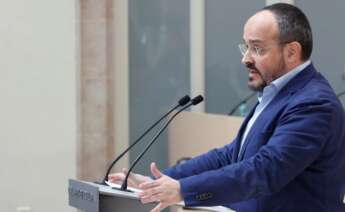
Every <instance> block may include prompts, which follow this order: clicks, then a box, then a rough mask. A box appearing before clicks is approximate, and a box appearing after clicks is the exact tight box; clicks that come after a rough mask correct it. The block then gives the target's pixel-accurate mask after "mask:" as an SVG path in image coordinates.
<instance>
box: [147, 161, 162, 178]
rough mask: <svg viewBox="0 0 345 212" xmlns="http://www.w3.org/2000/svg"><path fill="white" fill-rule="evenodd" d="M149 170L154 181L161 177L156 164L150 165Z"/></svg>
mask: <svg viewBox="0 0 345 212" xmlns="http://www.w3.org/2000/svg"><path fill="white" fill-rule="evenodd" d="M150 168H151V173H152V174H153V176H154V177H155V178H156V179H158V178H161V177H162V176H163V174H162V172H160V171H159V169H158V168H157V165H156V163H151V167H150Z"/></svg>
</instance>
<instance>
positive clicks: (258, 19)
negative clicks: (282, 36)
mask: <svg viewBox="0 0 345 212" xmlns="http://www.w3.org/2000/svg"><path fill="white" fill-rule="evenodd" d="M277 36H278V24H277V21H276V18H275V17H274V15H273V13H271V12H270V11H266V10H264V11H260V12H258V13H256V14H255V15H253V16H252V17H250V18H249V19H248V21H247V23H246V24H245V26H244V32H243V39H244V40H245V41H247V42H251V43H261V42H264V41H265V40H271V39H276V38H277Z"/></svg>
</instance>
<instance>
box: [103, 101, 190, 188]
mask: <svg viewBox="0 0 345 212" xmlns="http://www.w3.org/2000/svg"><path fill="white" fill-rule="evenodd" d="M190 101H191V99H190V97H189V96H188V95H185V96H184V97H182V98H181V99H180V100H179V101H178V104H177V105H176V106H174V107H173V108H172V109H171V110H169V111H168V112H167V113H165V114H164V115H163V116H162V117H161V118H160V119H159V120H158V121H156V122H155V123H154V124H153V125H152V126H151V127H150V128H148V129H147V130H146V131H145V132H144V133H143V134H142V135H141V136H140V137H139V138H138V139H137V140H135V141H134V142H133V143H132V144H131V145H130V146H129V147H127V149H126V150H125V151H123V152H122V153H121V154H120V155H119V156H118V157H117V158H116V159H115V160H114V161H113V162H112V163H111V164H110V166H109V167H108V170H107V172H106V173H105V176H104V177H103V180H102V182H101V183H100V184H103V185H106V183H105V182H106V181H108V175H109V173H110V171H111V169H112V168H113V166H114V165H115V164H116V163H117V161H119V160H120V159H121V158H122V157H123V156H124V155H125V154H126V153H127V152H128V151H129V150H130V149H132V147H133V146H135V145H136V144H137V143H138V142H139V141H140V140H141V139H142V138H143V137H144V136H145V135H146V134H147V133H148V132H150V131H151V130H152V129H153V128H154V127H155V126H156V125H157V124H158V123H160V122H161V121H162V120H163V119H164V118H165V117H167V116H168V115H169V114H170V113H172V112H173V111H174V110H176V109H177V108H179V107H181V106H184V105H186V104H187V103H188V102H190Z"/></svg>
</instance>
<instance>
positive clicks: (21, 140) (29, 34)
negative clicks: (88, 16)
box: [0, 0, 76, 212]
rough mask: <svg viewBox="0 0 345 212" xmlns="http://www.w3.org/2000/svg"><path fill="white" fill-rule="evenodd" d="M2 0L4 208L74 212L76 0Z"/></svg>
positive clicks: (0, 164) (0, 161)
mask: <svg viewBox="0 0 345 212" xmlns="http://www.w3.org/2000/svg"><path fill="white" fill-rule="evenodd" d="M0 3H1V7H0V14H1V18H0V98H1V106H0V117H1V118H0V142H1V143H0V145H1V146H0V168H1V170H0V192H1V200H0V202H1V203H0V211H4V212H5V211H6V212H10V211H16V208H17V207H18V206H30V207H32V209H33V210H32V211H33V212H46V211H49V212H65V211H75V210H74V209H72V208H70V207H69V206H68V202H67V193H66V190H67V179H68V178H74V177H75V173H76V167H75V164H76V159H75V151H76V147H75V145H76V143H75V141H76V112H75V111H76V105H75V104H76V73H75V70H76V62H75V61H76V58H75V57H76V56H75V55H76V54H75V52H76V51H75V45H76V42H75V39H76V38H75V37H76V35H75V34H76V33H75V31H76V29H75V15H76V10H75V1H73V0H58V1H56V0H11V1H7V0H0Z"/></svg>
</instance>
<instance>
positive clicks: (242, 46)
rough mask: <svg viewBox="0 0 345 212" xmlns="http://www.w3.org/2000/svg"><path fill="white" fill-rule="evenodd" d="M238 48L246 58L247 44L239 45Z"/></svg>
mask: <svg viewBox="0 0 345 212" xmlns="http://www.w3.org/2000/svg"><path fill="white" fill-rule="evenodd" d="M238 48H239V49H240V52H241V54H242V55H243V56H244V55H245V54H246V52H247V50H248V46H247V44H244V43H241V44H239V45H238Z"/></svg>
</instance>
